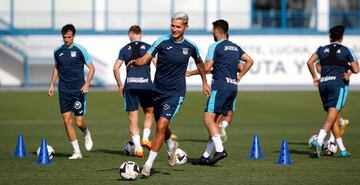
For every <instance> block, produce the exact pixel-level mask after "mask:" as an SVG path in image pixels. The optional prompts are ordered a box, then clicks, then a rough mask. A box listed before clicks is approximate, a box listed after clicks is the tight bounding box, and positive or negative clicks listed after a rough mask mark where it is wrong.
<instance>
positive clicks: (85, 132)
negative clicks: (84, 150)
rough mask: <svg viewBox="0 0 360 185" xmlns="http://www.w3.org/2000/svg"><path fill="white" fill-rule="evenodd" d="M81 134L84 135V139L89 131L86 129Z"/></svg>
mask: <svg viewBox="0 0 360 185" xmlns="http://www.w3.org/2000/svg"><path fill="white" fill-rule="evenodd" d="M82 132H83V134H84V137H86V136H87V135H88V133H89V129H88V128H86V129H84V130H83V131H82Z"/></svg>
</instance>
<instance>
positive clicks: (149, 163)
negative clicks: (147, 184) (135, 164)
mask: <svg viewBox="0 0 360 185" xmlns="http://www.w3.org/2000/svg"><path fill="white" fill-rule="evenodd" d="M157 154H158V153H157V152H154V151H152V150H150V153H149V157H148V159H147V161H146V162H145V165H146V166H149V167H150V168H152V165H153V163H154V160H155V158H156V156H157Z"/></svg>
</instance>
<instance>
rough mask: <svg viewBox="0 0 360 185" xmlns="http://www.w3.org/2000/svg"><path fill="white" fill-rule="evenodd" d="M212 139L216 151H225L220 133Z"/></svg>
mask: <svg viewBox="0 0 360 185" xmlns="http://www.w3.org/2000/svg"><path fill="white" fill-rule="evenodd" d="M211 139H212V140H213V141H214V144H215V150H216V152H222V151H224V147H223V145H222V141H221V137H220V135H219V134H215V135H214V136H212V137H211Z"/></svg>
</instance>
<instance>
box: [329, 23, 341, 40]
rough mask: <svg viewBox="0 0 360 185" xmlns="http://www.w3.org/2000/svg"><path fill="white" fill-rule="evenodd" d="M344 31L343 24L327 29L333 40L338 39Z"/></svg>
mask: <svg viewBox="0 0 360 185" xmlns="http://www.w3.org/2000/svg"><path fill="white" fill-rule="evenodd" d="M344 32H345V27H344V26H343V25H337V26H334V27H332V28H331V29H330V30H329V37H330V38H331V39H332V40H334V41H338V40H340V39H341V37H342V36H343V35H344Z"/></svg>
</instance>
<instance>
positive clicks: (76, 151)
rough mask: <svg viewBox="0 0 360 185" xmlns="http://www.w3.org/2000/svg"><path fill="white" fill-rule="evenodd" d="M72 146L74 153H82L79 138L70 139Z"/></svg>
mask: <svg viewBox="0 0 360 185" xmlns="http://www.w3.org/2000/svg"><path fill="white" fill-rule="evenodd" d="M70 143H71V145H72V147H73V148H74V153H81V152H80V147H79V143H78V140H77V139H75V140H74V141H70Z"/></svg>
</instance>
